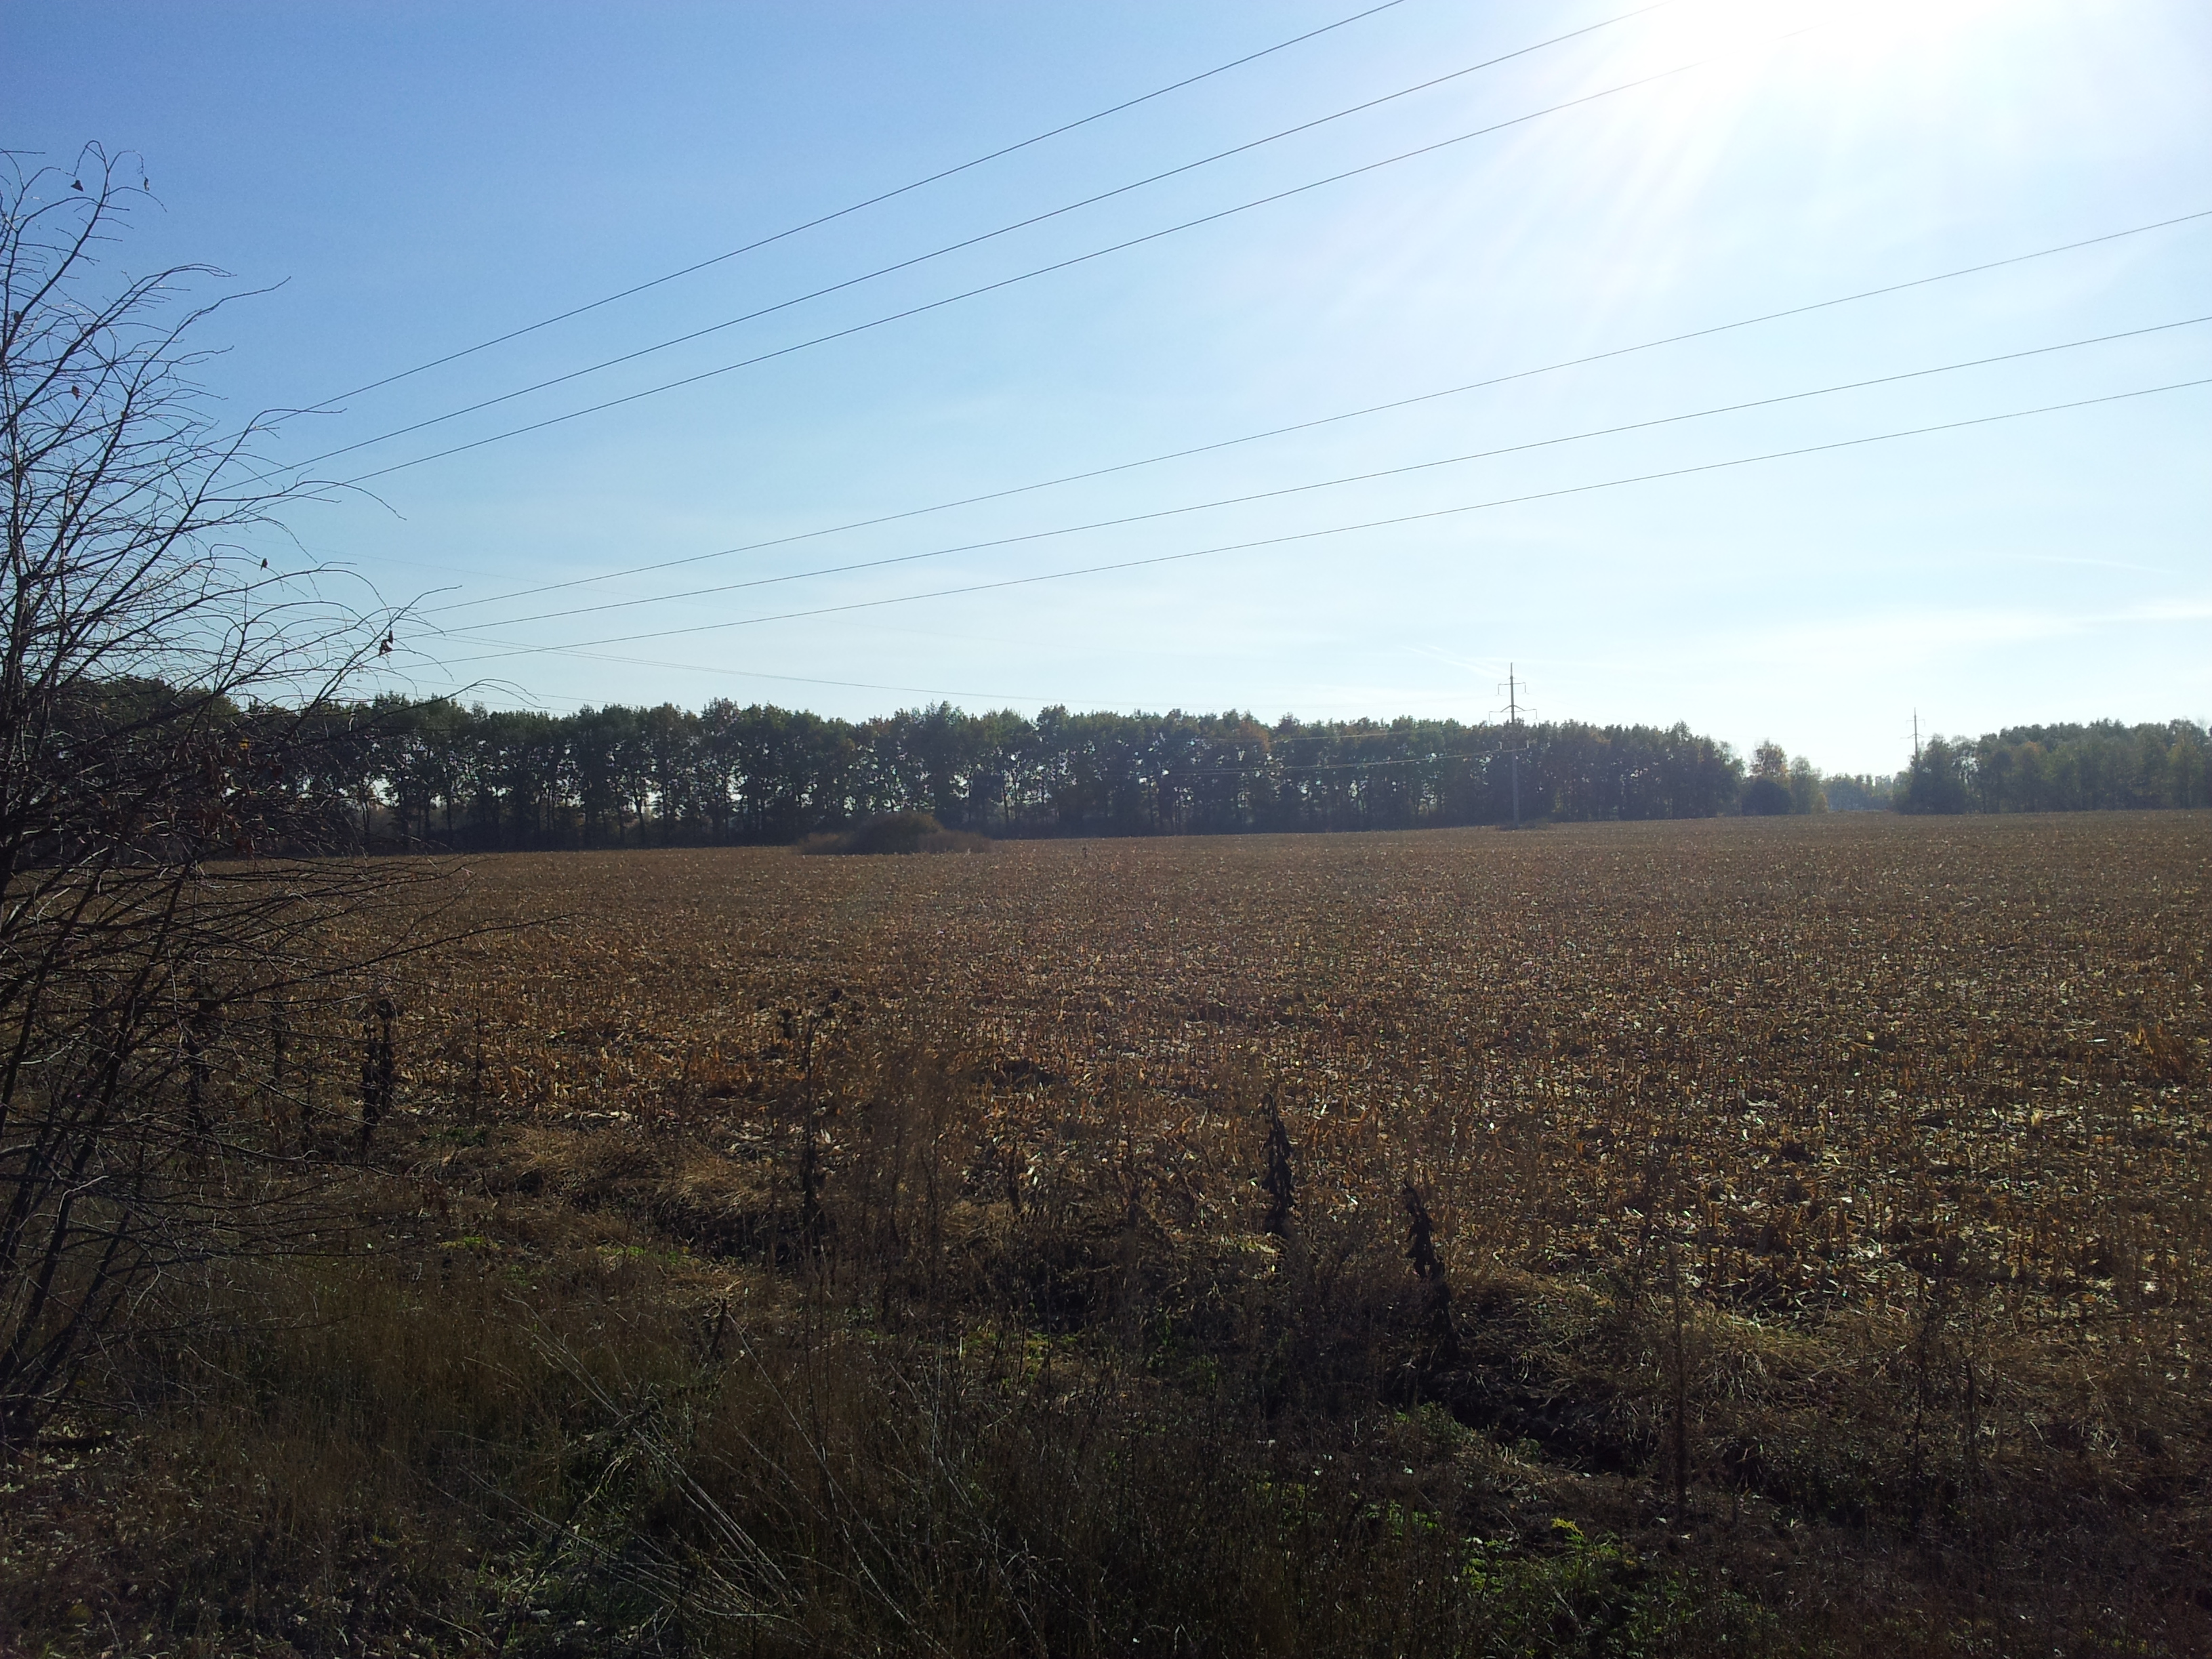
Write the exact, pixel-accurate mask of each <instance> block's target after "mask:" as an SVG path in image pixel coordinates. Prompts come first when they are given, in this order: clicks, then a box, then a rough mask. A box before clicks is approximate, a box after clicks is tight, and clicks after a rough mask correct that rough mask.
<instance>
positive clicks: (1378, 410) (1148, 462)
mask: <svg viewBox="0 0 2212 1659" xmlns="http://www.w3.org/2000/svg"><path fill="white" fill-rule="evenodd" d="M2208 217H2212V208H2206V209H2203V210H2198V211H2197V212H2194V213H2185V214H2180V215H2178V216H2175V217H2172V218H2170V219H2160V220H2156V221H2154V222H2152V223H2149V224H2145V225H2135V226H2131V227H2130V228H2128V229H2126V230H2115V231H2108V232H2106V233H2105V234H2101V235H2097V236H2089V237H2085V238H2083V239H2081V240H2079V241H2072V242H2062V243H2059V244H2058V245H2057V246H2053V247H2045V248H2038V249H2036V250H2035V251H2034V252H2031V253H2015V254H2011V255H2008V256H2007V257H2006V258H2002V259H1990V260H1985V261H1984V262H1983V263H1981V264H1972V265H1962V266H1960V267H1959V268H1957V269H1956V270H1943V271H1938V272H1936V274H1934V275H1933V276H1915V277H1911V278H1910V279H1908V280H1906V281H1905V282H1899V283H1885V284H1883V285H1882V286H1881V287H1879V288H1869V289H1859V290H1857V292H1855V293H1851V294H1844V295H1837V296H1835V297H1834V298H1832V299H1826V300H1814V301H1809V302H1808V303H1807V304H1804V305H1797V306H1790V307H1785V308H1784V309H1782V310H1780V311H1768V312H1762V313H1759V315H1757V316H1754V317H1743V318H1739V319H1736V320H1735V321H1733V322H1727V323H1715V324H1712V325H1709V326H1707V327H1705V328H1695V329H1691V330H1689V331H1686V332H1684V333H1680V334H1668V335H1664V336H1662V337H1660V338H1658V339H1656V340H1644V341H1639V342H1638V343H1636V344H1634V345H1625V346H1614V347H1612V348H1610V349H1607V350H1604V351H1595V352H1590V353H1589V354H1587V355H1586V356H1580V357H1569V358H1566V359H1564V360H1563V361H1561V362H1553V363H1545V364H1541V365H1540V366H1538V367H1537V368H1522V369H1516V370H1514V371H1513V372H1512V373H1510V374H1496V375H1492V376H1490V377H1489V378H1488V379H1486V380H1468V381H1465V382H1463V383H1462V384H1461V385H1458V386H1444V387H1443V388H1441V389H1439V390H1437V391H1434V392H1417V393H1415V394H1414V395H1413V396H1412V397H1409V398H1393V399H1391V400H1390V401H1389V402H1388V403H1380V404H1367V405H1366V406H1364V408H1360V409H1352V410H1343V411H1342V412H1340V413H1338V414H1334V415H1322V416H1316V417H1315V418H1314V419H1312V420H1307V421H1297V422H1292V423H1291V424H1290V425H1288V426H1277V427H1269V428H1267V429H1265V430H1264V431H1260V432H1248V433H1245V434H1243V435H1241V436H1238V437H1234V438H1223V439H1219V440H1217V441H1214V442H1212V443H1205V444H1195V445H1193V446H1192V447H1189V448H1187V449H1174V450H1169V451H1167V452H1165V453H1162V454H1158V455H1147V456H1145V457H1143V458H1142V459H1138V460H1133V461H1117V462H1115V463H1114V464H1113V465H1110V466H1100V467H1093V468H1091V469H1090V470H1089V471H1083V472H1069V473H1063V474H1062V475H1060V477H1054V478H1044V479H1040V480H1038V481H1037V482H1036V483H1025V484H1014V485H1012V486H1010V487H1008V488H1006V489H994V490H987V491H986V492H984V493H983V494H981V495H963V496H960V497H958V498H957V499H955V500H952V501H935V502H932V503H931V504H930V505H929V506H927V507H908V508H906V509H904V510H903V511H901V512H897V513H880V514H878V515H877V516H876V517H874V518H869V519H854V520H848V521H847V522H846V523H843V524H835V525H825V526H823V527H822V528H820V529H817V530H802V531H798V532H794V533H793V534H791V535H788V536H775V537H771V538H769V539H767V540H765V541H757V542H745V543H743V544H739V545H738V546H735V547H725V548H718V549H716V550H714V551H713V552H710V553H691V554H687V555H685V556H684V557H682V558H677V559H660V560H656V561H655V562H653V563H650V564H636V565H627V566H624V567H623V568H620V569H617V570H605V571H600V572H598V573H597V574H592V575H589V576H575V577H572V578H570V579H568V580H565V581H557V582H541V583H534V584H532V586H528V587H521V588H515V589H513V590H511V591H509V592H505V593H495V594H490V595H488V596H486V597H485V598H483V599H456V600H454V601H453V602H452V603H450V604H447V605H437V606H434V607H432V608H431V609H430V610H428V611H425V612H423V613H422V614H424V615H426V616H443V615H445V614H447V612H449V611H462V610H470V609H473V608H475V607H477V606H479V605H503V604H505V603H506V602H507V601H508V600H510V599H527V598H533V597H536V596H538V595H541V594H546V593H556V592H561V591H562V590H563V589H566V588H571V587H585V586H590V585H592V583H595V582H603V581H615V580H620V579H622V578H623V577H626V576H643V575H649V574H652V573H653V572H654V571H659V570H674V569H678V568H682V567H684V566H686V565H693V564H703V563H705V562H708V561H710V560H714V559H726V558H732V557H735V556H737V555H738V554H741V553H757V552H761V551H763V550H767V549H769V548H775V547H787V546H790V545H791V544H793V543H796V542H805V541H813V540H817V539H818V538H822V537H824V536H836V535H841V534H842V533H843V532H846V531H849V530H869V529H873V528H874V527H876V526H879V525H887V524H896V523H898V522H900V521H901V520H906V519H916V518H921V517H923V516H925V515H927V514H928V513H946V512H951V510H952V509H954V508H956V507H975V506H979V505H981V504H982V503H985V502H987V501H1005V500H1006V499H1007V498H1008V497H1010V496H1014V495H1029V494H1031V493H1033V492H1035V491H1036V490H1040V489H1054V488H1057V487H1058V486H1059V485H1061V484H1069V483H1085V482H1086V481H1088V480H1090V479H1092V478H1103V477H1110V476H1112V475H1113V474H1115V473H1117V472H1128V471H1134V470H1136V469H1137V468H1139V467H1146V466H1158V465H1161V464H1163V463H1164V462H1168V461H1179V460H1186V459H1189V458H1190V457H1192V456H1194V455H1206V454H1211V453H1213V452H1214V451H1216V450H1222V449H1231V448H1234V447H1237V446H1238V445H1241V444H1249V443H1257V442H1260V441H1262V440H1264V439H1267V438H1279V437H1283V436H1285V435H1288V434H1291V433H1294V432H1308V431H1311V430H1313V429H1314V428H1316V427H1323V426H1330V425H1334V424H1336V423H1337V422H1343V421H1352V420H1358V419H1361V418H1363V417H1364V416H1370V415H1381V414H1387V413H1389V411H1390V410H1399V409H1407V408H1411V407H1413V405H1415V404H1424V403H1433V402H1435V401H1436V400H1437V399H1438V398H1454V397H1458V396H1460V395H1461V394H1462V393H1464V392H1481V391H1485V390H1487V389H1488V388H1490V387H1492V386H1504V385H1507V384H1510V382H1512V381H1515V380H1529V379H1533V378H1534V377H1535V376H1537V375H1540V374H1557V373H1559V372H1560V371H1562V370H1565V369H1570V368H1583V367H1586V366H1587V365H1589V364H1591V363H1600V362H1607V361H1608V360H1610V359H1613V358H1616V357H1626V356H1632V355H1634V354H1635V353H1638V352H1642V351H1652V350H1656V349H1658V348H1660V347H1662V346H1669V345H1680V344H1681V343H1685V342H1686V341H1690V340H1701V339H1705V338H1707V337H1711V336H1712V335H1716V334H1726V333H1729V332H1731V331H1735V330H1737V329H1743V328H1751V327H1753V326H1755V325H1759V324H1761V323H1771V322H1778V321H1781V320H1782V319H1785V318H1790V317H1802V316H1804V315H1806V314H1808V313H1811V312H1815V311H1824V310H1828V309H1831V308H1832V307H1837V306H1844V305H1851V304H1855V303H1857V301H1862V300H1872V299H1879V298H1881V296H1883V295H1890V294H1901V293H1904V292H1905V291H1906V290H1907V289H1915V288H1925V287H1927V286H1928V285H1929V284H1930V283H1948V282H1951V281H1953V280H1954V279H1956V278H1958V277H1961V276H1978V275H1980V274H1982V273H1983V272H1984V271H1990V270H2002V269H2003V268H2004V267H2006V266H2008V265H2016V264H2025V263H2026V262H2027V261H2029V260H2032V259H2047V258H2051V257H2052V256H2053V255H2055V254H2060V253H2071V252H2075V251H2076V250H2078V249H2081V248H2085V247H2094V246H2098V245H2099V244H2100V243H2104V242H2112V241H2118V240H2121V239H2123V238H2124V237H2129V236H2141V235H2143V234H2146V233H2148V232H2150V231H2154V230H2164V229H2167V228H2170V227H2172V226H2174V225H2180V224H2187V223H2190V222H2192V221H2195V220H2198V219H2204V218H2208Z"/></svg>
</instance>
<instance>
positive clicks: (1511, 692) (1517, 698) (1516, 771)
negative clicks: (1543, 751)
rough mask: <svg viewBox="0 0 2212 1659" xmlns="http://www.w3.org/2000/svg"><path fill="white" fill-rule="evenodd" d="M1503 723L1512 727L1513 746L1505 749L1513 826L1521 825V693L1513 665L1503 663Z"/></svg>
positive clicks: (1516, 827)
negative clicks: (1510, 777) (1510, 772)
mask: <svg viewBox="0 0 2212 1659" xmlns="http://www.w3.org/2000/svg"><path fill="white" fill-rule="evenodd" d="M1505 723H1506V724H1507V725H1508V726H1511V727H1512V728H1513V736H1514V738H1515V739H1516V742H1515V746H1514V747H1513V748H1511V749H1509V750H1506V753H1507V754H1509V755H1510V756H1511V757H1513V827H1514V828H1515V829H1519V828H1520V827H1521V750H1520V747H1519V742H1518V739H1519V738H1520V736H1521V694H1520V690H1519V687H1518V686H1517V685H1516V684H1515V682H1514V678H1513V665H1512V664H1511V663H1510V662H1509V663H1507V664H1506V665H1505Z"/></svg>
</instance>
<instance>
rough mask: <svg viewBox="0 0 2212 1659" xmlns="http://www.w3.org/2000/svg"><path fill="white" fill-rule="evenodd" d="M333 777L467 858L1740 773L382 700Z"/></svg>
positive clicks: (357, 724)
mask: <svg viewBox="0 0 2212 1659" xmlns="http://www.w3.org/2000/svg"><path fill="white" fill-rule="evenodd" d="M323 752H324V755H325V763H326V764H329V765H331V766H336V767H339V768H342V769H344V770H345V773H346V775H345V776H343V778H333V779H330V780H327V782H328V783H329V784H331V785H334V786H336V787H341V788H343V789H345V790H347V791H349V793H350V794H351V796H352V798H353V799H356V801H357V802H358V803H359V806H360V812H361V817H362V821H363V822H364V823H368V824H369V825H370V826H371V827H372V829H373V832H374V834H375V835H376V836H377V838H378V839H380V840H390V841H393V842H409V843H413V844H417V845H427V846H435V847H445V848H457V849H462V848H465V849H482V850H489V849H496V848H518V849H519V848H577V847H617V846H625V845H629V846H635V845H641V844H644V845H694V846H696V845H724V844H731V843H764V842H793V841H797V840H799V839H800V838H802V837H804V836H808V835H812V834H817V833H821V832H823V831H831V830H836V829H842V828H844V827H847V826H848V825H851V824H854V823H862V822H865V821H866V820H867V819H869V818H871V817H876V816H878V815H879V814H883V813H889V812H910V811H913V812H927V813H929V814H930V815H931V816H933V817H935V818H936V819H937V820H938V821H939V823H942V824H943V825H945V827H946V828H947V829H965V830H974V831H979V832H981V833H983V834H986V835H990V836H1073V835H1104V836H1117V835H1139V836H1141V835H1208V834H1222V833H1232V832H1237V831H1253V830H1292V831H1295V830H1349V829H1415V828H1420V827H1424V826H1429V825H1443V824H1474V823H1507V822H1510V821H1511V820H1512V819H1513V818H1514V817H1515V816H1516V788H1517V792H1518V813H1519V816H1520V817H1522V818H1524V819H1528V820H1537V819H1546V818H1550V819H1571V820H1588V819H1596V818H1666V817H1713V816H1715V815H1717V814H1719V813H1722V812H1724V811H1731V810H1734V809H1735V806H1736V804H1737V801H1738V799H1739V796H1740V794H1741V790H1742V787H1743V782H1744V776H1745V769H1744V765H1743V763H1742V762H1741V760H1740V759H1738V758H1737V757H1735V755H1734V754H1732V753H1731V752H1730V750H1729V748H1728V746H1727V745H1726V744H1722V743H1718V742H1716V741H1715V740H1714V739H1712V738H1707V737H1703V736H1700V735H1699V734H1697V733H1695V732H1692V731H1691V730H1690V729H1689V728H1688V727H1687V726H1683V725H1677V726H1671V727H1667V728H1660V727H1656V726H1589V725H1585V724H1582V723H1580V722H1575V721H1563V722H1556V723H1547V724H1544V725H1530V726H1496V725H1476V726H1468V725H1463V724H1462V723H1460V722H1459V721H1456V720H1413V719H1401V720H1391V721H1387V722H1384V721H1376V720H1352V721H1302V720H1296V719H1293V718H1291V717H1289V716H1285V718H1283V719H1282V720H1277V721H1275V722H1273V723H1272V724H1268V723H1265V722H1262V721H1261V720H1258V719H1256V718H1255V717H1254V716H1253V715H1251V714H1238V713H1235V712H1231V713H1227V714H1186V713H1183V712H1182V711H1180V710H1173V711H1170V712H1169V713H1167V714H1111V713H1092V714H1076V713H1072V712H1071V711H1069V710H1068V709H1066V708H1047V709H1044V710H1043V711H1042V712H1041V713H1040V714H1037V716H1036V718H1035V719H1033V720H1032V719H1030V718H1028V717H1026V716H1024V715H1022V714H1018V713H1016V712H1014V711H1012V710H1010V709H1006V710H999V711H996V712H994V713H987V714H968V713H965V712H963V710H960V709H958V708H954V707H952V706H951V704H950V703H945V702H939V703H935V704H932V705H930V706H928V707H926V708H914V709H904V710H901V711H900V712H898V713H896V714H890V715H887V716H884V717H880V718H877V719H872V720H860V721H849V720H835V719H829V718H825V717H823V716H821V715H817V714H808V713H805V712H803V711H799V710H793V709H785V708H774V707H771V706H769V705H765V704H758V703H756V704H750V705H745V706H740V705H738V704H737V703H735V702H728V701H717V702H710V703H708V704H707V705H706V707H704V708H700V709H696V710H690V709H684V708H676V707H674V706H673V705H671V704H666V703H664V704H661V705H659V706H658V707H654V708H628V707H624V706H622V705H619V704H615V705H609V706H607V707H604V708H585V709H582V710H580V711H579V712H577V713H575V714H568V715H552V714H541V713H532V712H529V711H515V710H496V709H487V708H481V707H465V706H463V705H461V704H459V703H458V702H451V701H448V700H443V699H438V700H432V701H429V702H404V701H402V700H400V699H398V698H386V699H381V700H380V701H378V702H374V703H371V704H368V705H364V706H362V707H361V708H357V709H356V710H354V711H352V714H351V715H350V716H349V719H348V720H347V721H346V722H345V724H344V726H343V730H340V731H334V732H332V734H331V741H330V742H328V743H327V744H325V746H324V750H323Z"/></svg>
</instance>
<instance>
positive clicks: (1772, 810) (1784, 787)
mask: <svg viewBox="0 0 2212 1659" xmlns="http://www.w3.org/2000/svg"><path fill="white" fill-rule="evenodd" d="M1793 805H1794V803H1793V802H1792V801H1791V799H1790V786H1789V785H1788V784H1786V783H1784V782H1783V781H1781V780H1780V779H1779V778H1753V780H1752V781H1750V782H1749V783H1747V784H1746V785H1744V787H1743V815H1744V817H1747V818H1769V817H1773V818H1778V817H1784V815H1786V814H1787V813H1788V812H1789V811H1790V809H1791V807H1792V806H1793Z"/></svg>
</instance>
